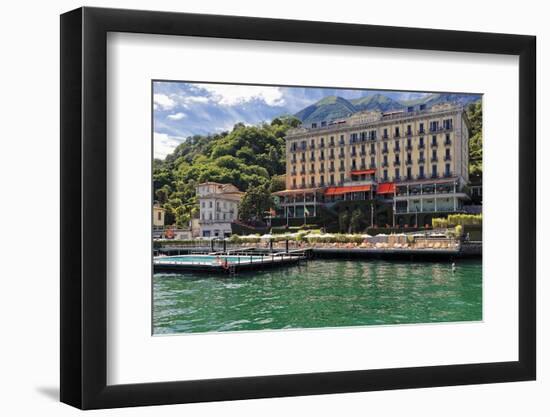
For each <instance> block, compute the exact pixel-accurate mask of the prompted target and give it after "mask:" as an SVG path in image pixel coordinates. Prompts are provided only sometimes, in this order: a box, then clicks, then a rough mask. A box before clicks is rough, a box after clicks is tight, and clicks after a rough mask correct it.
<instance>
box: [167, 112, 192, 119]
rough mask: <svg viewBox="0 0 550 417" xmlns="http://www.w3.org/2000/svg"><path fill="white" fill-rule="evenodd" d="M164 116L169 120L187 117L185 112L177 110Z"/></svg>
mask: <svg viewBox="0 0 550 417" xmlns="http://www.w3.org/2000/svg"><path fill="white" fill-rule="evenodd" d="M166 117H167V118H168V119H170V120H181V119H183V118H185V117H187V115H186V114H185V113H182V112H179V113H174V114H169V115H168V116H166Z"/></svg>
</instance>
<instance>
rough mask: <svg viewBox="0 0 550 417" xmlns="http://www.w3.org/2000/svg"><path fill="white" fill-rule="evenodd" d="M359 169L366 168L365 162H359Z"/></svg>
mask: <svg viewBox="0 0 550 417" xmlns="http://www.w3.org/2000/svg"><path fill="white" fill-rule="evenodd" d="M359 169H367V166H366V165H365V164H361V166H359Z"/></svg>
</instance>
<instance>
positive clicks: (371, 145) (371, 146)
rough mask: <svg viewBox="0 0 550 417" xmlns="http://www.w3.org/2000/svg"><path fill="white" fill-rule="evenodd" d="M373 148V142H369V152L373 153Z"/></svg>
mask: <svg viewBox="0 0 550 417" xmlns="http://www.w3.org/2000/svg"><path fill="white" fill-rule="evenodd" d="M374 152H375V150H374V143H371V144H370V153H374Z"/></svg>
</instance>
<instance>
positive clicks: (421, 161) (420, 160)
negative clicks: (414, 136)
mask: <svg viewBox="0 0 550 417" xmlns="http://www.w3.org/2000/svg"><path fill="white" fill-rule="evenodd" d="M424 162H426V160H425V159H424V158H418V163H419V164H423V163H424Z"/></svg>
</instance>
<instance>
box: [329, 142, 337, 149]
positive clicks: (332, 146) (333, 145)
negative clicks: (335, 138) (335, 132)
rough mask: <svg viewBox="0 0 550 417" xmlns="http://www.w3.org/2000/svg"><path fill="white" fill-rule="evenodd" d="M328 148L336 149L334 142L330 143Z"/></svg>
mask: <svg viewBox="0 0 550 417" xmlns="http://www.w3.org/2000/svg"><path fill="white" fill-rule="evenodd" d="M328 146H330V147H331V148H334V147H335V146H336V145H335V144H334V142H330V143H329V144H328Z"/></svg>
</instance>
